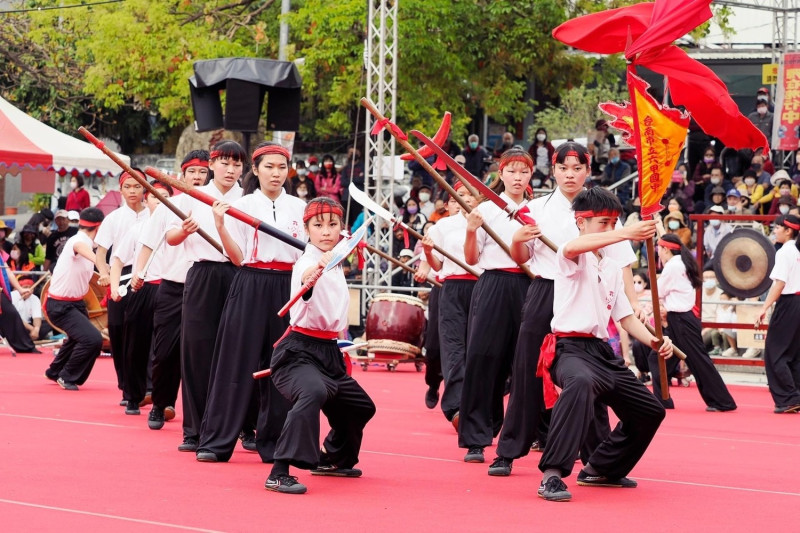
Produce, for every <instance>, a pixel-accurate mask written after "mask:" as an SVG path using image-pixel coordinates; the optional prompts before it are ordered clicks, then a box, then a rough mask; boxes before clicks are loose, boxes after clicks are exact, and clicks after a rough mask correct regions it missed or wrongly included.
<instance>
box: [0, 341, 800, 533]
mask: <svg viewBox="0 0 800 533" xmlns="http://www.w3.org/2000/svg"><path fill="white" fill-rule="evenodd" d="M49 360H50V355H49V354H42V355H25V354H20V355H18V356H17V357H15V358H12V357H11V356H10V354H9V353H8V352H7V350H0V454H2V458H1V459H0V530H2V531H101V530H102V531H115V532H122V531H159V530H164V531H166V530H176V529H183V530H192V531H246V530H260V531H325V532H326V533H327V532H336V531H347V532H355V531H389V532H394V531H438V532H449V531H504V530H511V529H509V528H515V529H516V530H518V531H545V530H546V531H556V530H557V531H615V532H620V531H637V530H643V531H672V532H674V531H677V530H678V529H681V530H687V531H698V530H704V531H748V532H752V531H797V530H798V525H797V512H796V510H797V509H798V506H800V481H798V479H800V462H798V459H797V458H798V455H800V439H799V438H798V437H799V436H800V415H775V414H772V407H771V406H772V404H771V400H770V396H769V393H768V392H767V390H766V388H765V387H746V386H738V387H732V389H731V390H732V393H733V395H734V397H735V398H736V400H737V402H738V404H739V410H738V411H737V412H734V413H706V412H705V411H704V407H705V406H704V405H703V403H702V402H701V400H700V397H699V395H698V393H697V389H696V388H695V386H694V385H693V386H692V387H690V388H688V389H673V394H674V397H675V399H676V404H677V406H678V407H677V409H676V410H674V411H670V412H669V413H668V416H667V419H666V421H665V422H664V424H663V425H662V427H661V430H660V431H659V433H658V435H657V436H656V438H655V441H654V442H653V444H652V446H651V447H650V449H649V450H648V453H647V454H646V455H645V457H644V459H643V460H642V461H641V462H640V463H639V465H638V466H637V468H636V469H635V470H634V472H633V473H632V475H631V477H634V478H636V479H637V480H638V481H639V483H640V485H639V488H638V489H635V490H625V489H601V488H586V487H578V486H577V484H576V483H575V477H574V475H573V476H571V477H570V478H568V479H567V480H566V482H567V484H568V485H569V486H570V489H571V490H572V493H573V500H572V502H570V503H550V502H545V501H543V500H541V499H539V498H537V497H536V488H537V487H538V484H539V481H540V473H539V471H538V469H537V467H536V465H537V461H538V457H539V456H538V454H532V455H531V456H529V457H526V458H524V459H521V460H518V461H517V462H516V463H515V464H514V470H513V473H512V475H511V477H509V478H492V477H489V476H488V475H487V474H486V470H487V467H488V464H483V465H475V464H465V463H463V462H462V458H463V454H464V450H460V449H458V448H457V447H456V436H455V432H454V431H453V429H452V427H451V426H450V425H449V424H448V423H447V422H446V421H445V420H444V418H443V416H442V415H441V412H440V411H439V410H438V409H437V410H433V411H430V410H428V409H426V408H425V406H424V403H423V395H424V391H425V385H424V382H423V380H422V374H418V373H417V372H415V371H414V367H413V365H401V366H400V367H399V369H398V371H397V372H394V373H390V372H387V371H386V370H385V369H384V368H380V367H373V368H371V369H370V370H369V371H368V372H364V371H362V370H361V369H360V368H357V369H356V370H355V377H356V379H358V380H359V382H360V383H361V384H362V385H363V386H364V388H365V389H366V390H367V391H368V392H369V393H370V395H371V396H372V398H373V399H374V400H375V403H376V405H377V406H378V414H377V415H376V417H375V419H374V420H373V421H372V422H371V423H370V425H369V426H367V432H366V436H365V439H364V446H363V451H362V456H361V463H360V465H359V466H360V467H361V468H362V469H363V470H364V477H363V478H361V479H332V478H319V477H312V476H310V475H309V474H308V473H307V472H301V471H294V470H293V474H297V475H299V476H300V479H301V481H303V482H304V483H305V484H306V485H307V486H308V488H309V492H308V494H305V495H302V496H294V495H283V494H276V493H272V492H267V491H265V490H264V488H263V484H264V480H265V478H266V476H267V474H268V469H269V467H268V466H267V465H264V464H262V463H260V461H259V458H258V455H257V454H255V453H250V452H246V451H244V450H241V449H237V451H236V452H235V453H234V455H233V458H232V460H231V462H230V463H225V464H204V463H198V462H196V461H195V459H194V454H186V453H179V452H177V451H176V446H177V445H178V444H179V443H180V441H181V425H180V408H179V409H178V412H179V414H178V418H176V420H174V421H172V422H168V423H167V425H166V426H165V428H164V429H162V430H161V431H152V430H150V429H148V428H147V423H146V420H147V413H148V410H149V408H145V409H143V410H142V415H141V416H126V415H125V414H124V409H123V408H122V407H119V406H118V405H117V403H118V402H119V399H120V393H119V392H118V391H117V390H116V387H115V386H114V379H113V377H112V376H113V368H112V362H111V360H110V359H101V360H99V361H98V363H97V365H96V367H95V371H94V373H93V374H92V376H91V378H90V379H89V382H88V383H87V384H86V385H85V386H84V387H82V388H81V390H80V391H79V392H68V391H64V390H61V389H60V388H59V387H58V385H56V384H55V383H52V382H50V381H47V380H46V379H45V378H44V377H43V375H42V374H43V372H44V369H45V368H46V366H47V364H48V363H49ZM492 453H493V449H492V448H489V449H487V450H486V455H487V461H491V459H492V458H493V455H492ZM575 473H577V470H576V472H575Z"/></svg>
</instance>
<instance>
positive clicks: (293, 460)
mask: <svg viewBox="0 0 800 533" xmlns="http://www.w3.org/2000/svg"><path fill="white" fill-rule="evenodd" d="M342 218H343V209H342V206H341V205H339V204H338V203H337V202H335V201H333V200H331V199H329V198H316V199H314V200H312V201H311V202H309V204H308V207H306V210H305V213H304V215H303V221H304V223H305V225H306V232H307V233H308V236H309V239H310V245H309V246H308V247H307V248H306V251H305V253H304V254H303V256H302V257H301V258H300V259H299V260H298V261H297V263H295V265H294V268H293V270H292V293H295V292H296V291H298V290H299V289H300V287H301V286H302V285H303V283H305V282H306V281H307V280H308V278H309V277H311V276H312V275H313V274H314V272H315V271H316V270H317V269H318V268H322V267H324V266H325V265H327V264H328V262H329V261H330V259H331V254H330V250H332V249H333V247H334V246H335V245H336V243H338V242H339V233H340V231H341V229H342ZM349 303H350V295H349V293H348V290H347V283H346V282H345V279H344V273H343V272H342V268H341V266H338V267H336V268H334V269H332V270H330V271H328V272H325V273H324V274H323V275H322V276H321V277H320V278H319V281H317V284H316V285H315V286H314V287H313V288H312V289H311V290H310V291H309V292H307V293H306V294H305V295H304V296H303V297H302V298H301V299H300V300H299V301H298V302H297V303H296V304H295V305H294V306H292V308H291V310H290V315H291V319H290V321H291V329H290V331H288V332H287V333H288V334H287V335H286V336H285V337H284V338H282V339H281V340H280V341H279V342H278V344H277V345H276V346H275V351H274V352H273V354H272V361H271V369H272V381H273V382H274V383H275V387H276V388H277V390H278V391H279V392H280V393H281V394H283V395H284V396H285V397H286V399H287V400H290V401H291V404H292V407H291V410H290V411H289V414H288V416H287V418H286V425H285V426H284V427H283V432H282V433H281V436H280V439H278V445H277V448H276V449H275V457H274V458H275V463H274V464H273V466H272V470H271V471H270V474H269V477H268V478H267V481H266V483H265V485H264V486H265V488H266V489H267V490H271V491H275V492H282V493H287V494H303V493H304V492H306V487H305V485H303V484H302V483H300V482H298V481H297V478H296V477H294V476H290V475H289V465H292V466H294V467H296V468H303V469H312V470H311V473H312V474H313V475H322V476H336V477H359V476H361V470H359V469H357V468H354V466H355V465H356V464H357V463H358V454H359V452H360V450H361V440H362V437H363V435H364V427H365V426H366V425H367V422H369V420H370V419H371V418H372V417H373V416H374V414H375V404H374V403H372V400H371V399H370V397H369V395H368V394H367V393H366V392H365V391H364V389H362V388H361V386H360V385H359V384H358V382H356V380H354V379H353V378H352V377H350V376H348V375H347V372H346V368H345V364H344V361H343V359H342V354H341V352H340V351H339V348H338V347H337V344H336V338H337V337H338V336H339V335H340V334H341V333H342V332H343V331H345V330H346V329H347V325H348V322H347V310H348V307H349ZM320 411H321V412H322V413H324V414H325V416H326V417H327V419H328V423H329V424H330V428H331V430H330V432H329V433H328V436H327V437H326V438H325V441H324V442H323V444H322V452H320V449H319V437H320V435H319V432H320V421H319V418H320Z"/></svg>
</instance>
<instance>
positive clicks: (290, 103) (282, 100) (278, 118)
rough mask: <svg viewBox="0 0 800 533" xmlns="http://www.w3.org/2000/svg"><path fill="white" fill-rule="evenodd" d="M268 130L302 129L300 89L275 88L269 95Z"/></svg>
mask: <svg viewBox="0 0 800 533" xmlns="http://www.w3.org/2000/svg"><path fill="white" fill-rule="evenodd" d="M267 129H270V130H279V131H298V130H299V129H300V89H281V88H278V87H273V88H271V89H269V91H268V94H267Z"/></svg>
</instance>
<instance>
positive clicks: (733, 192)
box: [725, 189, 742, 215]
mask: <svg viewBox="0 0 800 533" xmlns="http://www.w3.org/2000/svg"><path fill="white" fill-rule="evenodd" d="M741 197H742V193H740V192H739V190H738V189H728V193H727V194H726V196H725V201H726V203H727V204H728V212H729V213H732V214H734V215H741V214H742V205H741V203H740V202H739V199H740V198H741Z"/></svg>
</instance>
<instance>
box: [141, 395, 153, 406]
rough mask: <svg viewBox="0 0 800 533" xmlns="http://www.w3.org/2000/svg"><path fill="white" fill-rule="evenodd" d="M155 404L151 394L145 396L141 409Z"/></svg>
mask: <svg viewBox="0 0 800 533" xmlns="http://www.w3.org/2000/svg"><path fill="white" fill-rule="evenodd" d="M151 403H153V397H152V396H151V395H150V394H147V395H145V397H144V400H142V401H141V402H139V407H144V406H145V405H150V404H151Z"/></svg>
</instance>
